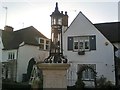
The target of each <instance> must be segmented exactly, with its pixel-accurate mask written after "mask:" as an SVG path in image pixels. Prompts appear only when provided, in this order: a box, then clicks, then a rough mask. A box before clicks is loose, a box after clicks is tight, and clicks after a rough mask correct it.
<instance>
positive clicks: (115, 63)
mask: <svg viewBox="0 0 120 90" xmlns="http://www.w3.org/2000/svg"><path fill="white" fill-rule="evenodd" d="M113 48H114V65H115V85H116V86H118V71H117V61H116V56H115V51H116V50H115V46H113Z"/></svg>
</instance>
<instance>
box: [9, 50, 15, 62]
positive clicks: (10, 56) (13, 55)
mask: <svg viewBox="0 0 120 90" xmlns="http://www.w3.org/2000/svg"><path fill="white" fill-rule="evenodd" d="M13 59H15V53H14V52H9V53H8V60H13Z"/></svg>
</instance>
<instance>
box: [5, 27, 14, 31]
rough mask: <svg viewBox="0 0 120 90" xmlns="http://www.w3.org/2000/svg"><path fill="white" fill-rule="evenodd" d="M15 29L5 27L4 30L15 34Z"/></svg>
mask: <svg viewBox="0 0 120 90" xmlns="http://www.w3.org/2000/svg"><path fill="white" fill-rule="evenodd" d="M13 29H14V28H13V27H11V26H5V27H4V30H5V31H11V32H13Z"/></svg>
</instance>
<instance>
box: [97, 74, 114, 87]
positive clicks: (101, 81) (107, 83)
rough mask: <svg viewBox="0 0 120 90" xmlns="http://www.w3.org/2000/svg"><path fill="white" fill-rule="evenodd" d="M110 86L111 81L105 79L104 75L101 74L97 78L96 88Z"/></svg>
mask: <svg viewBox="0 0 120 90" xmlns="http://www.w3.org/2000/svg"><path fill="white" fill-rule="evenodd" d="M112 86H113V84H112V83H111V81H107V78H105V77H104V76H101V77H100V78H98V79H97V87H98V88H108V87H112Z"/></svg>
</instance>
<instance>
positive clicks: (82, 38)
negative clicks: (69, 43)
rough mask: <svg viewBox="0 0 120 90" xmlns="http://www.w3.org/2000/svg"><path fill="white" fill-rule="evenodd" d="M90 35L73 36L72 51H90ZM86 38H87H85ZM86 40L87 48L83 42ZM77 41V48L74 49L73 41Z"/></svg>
mask: <svg viewBox="0 0 120 90" xmlns="http://www.w3.org/2000/svg"><path fill="white" fill-rule="evenodd" d="M89 37H90V36H75V37H73V51H90V40H89ZM86 38H87V39H86ZM86 41H87V42H88V49H85V42H86ZM76 42H78V49H75V43H76ZM80 42H82V43H83V48H82V49H80Z"/></svg>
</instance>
